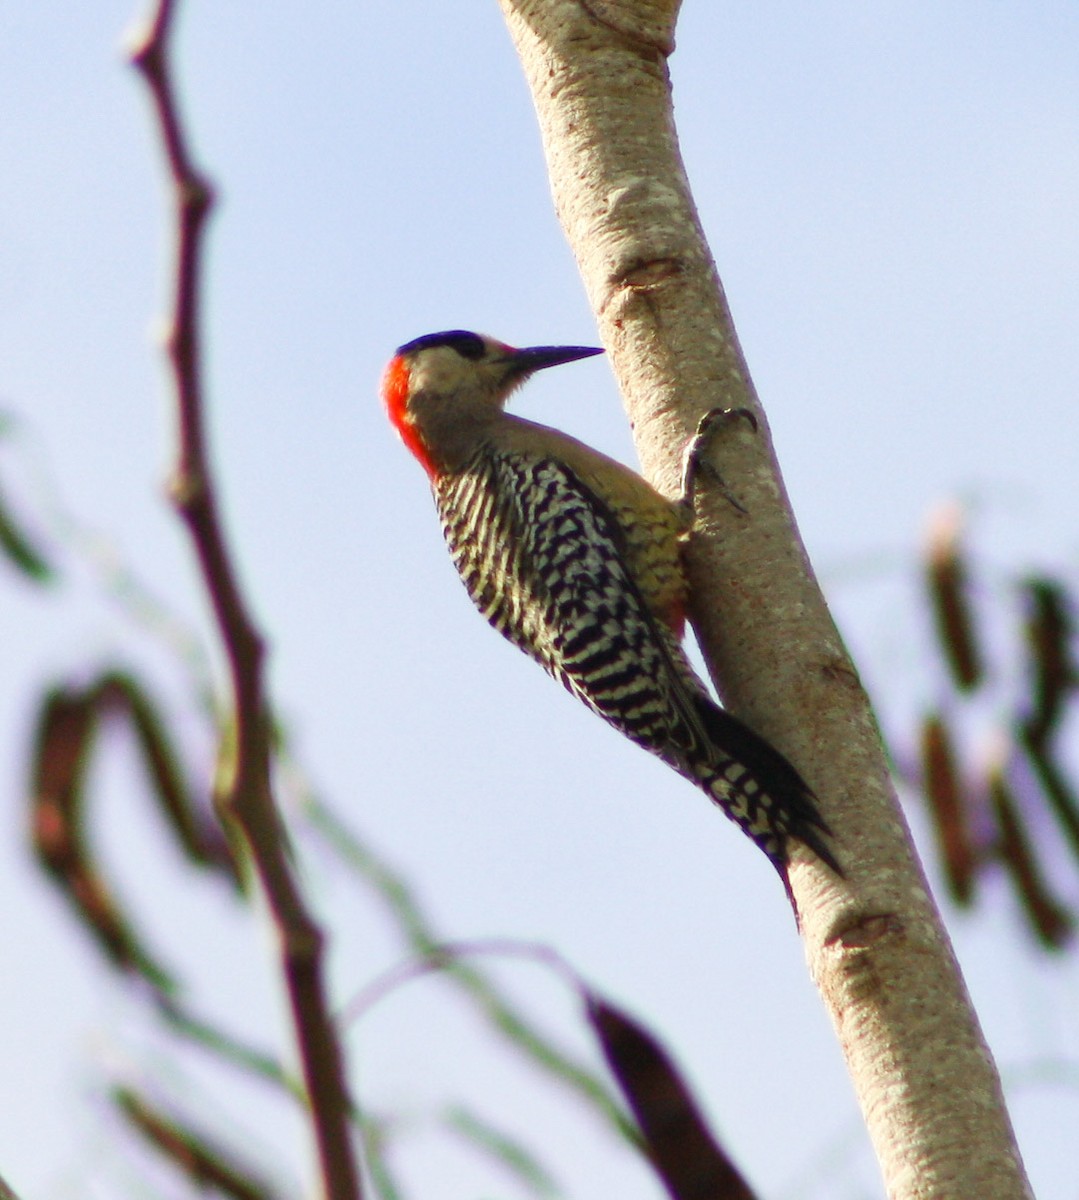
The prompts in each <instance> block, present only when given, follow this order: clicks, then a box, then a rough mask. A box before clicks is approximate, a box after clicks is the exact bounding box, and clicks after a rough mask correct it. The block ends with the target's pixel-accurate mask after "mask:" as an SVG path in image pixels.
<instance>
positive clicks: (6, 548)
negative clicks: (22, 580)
mask: <svg viewBox="0 0 1079 1200" xmlns="http://www.w3.org/2000/svg"><path fill="white" fill-rule="evenodd" d="M0 555H2V556H3V557H4V558H6V559H7V560H8V562H9V563H11V565H12V566H13V567H14V568H15V569H16V570H17V571H18V572H19V573H20V574H22V575H23V576H25V577H26V578H27V579H29V580H31V582H33V583H41V584H43V583H52V582H53V580H54V579H55V578H56V572H55V571H54V570H53V568H52V567H51V566H50V565H49V563H48V561H47V560H46V558H45V555H44V554H43V553H42V552H41V551H40V550H39V549H38V548H37V547H36V546H35V545H34V543H33V541H32V540H31V538H30V535H29V534H28V533H27V532H26V530H25V529H24V528H23V527H22V526H21V525H20V523H19V522H18V521H17V520H16V519H15V516H14V515H13V513H12V511H11V508H10V506H9V505H8V502H7V498H6V497H5V495H4V492H3V490H2V489H0Z"/></svg>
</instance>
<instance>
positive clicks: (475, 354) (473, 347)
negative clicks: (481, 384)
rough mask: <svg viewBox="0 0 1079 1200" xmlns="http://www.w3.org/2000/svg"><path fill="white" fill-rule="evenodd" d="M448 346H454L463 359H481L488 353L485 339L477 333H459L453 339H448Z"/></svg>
mask: <svg viewBox="0 0 1079 1200" xmlns="http://www.w3.org/2000/svg"><path fill="white" fill-rule="evenodd" d="M446 344H447V345H449V346H452V347H453V348H454V350H456V351H457V353H458V354H459V355H460V356H461V357H462V358H471V359H473V360H478V359H481V358H482V357H483V356H484V354H486V353H487V347H486V346H485V345H484V344H483V338H481V337H480V336H479V335H478V334H475V333H459V334H456V335H454V337H453V338H452V339H450V338H447V340H446Z"/></svg>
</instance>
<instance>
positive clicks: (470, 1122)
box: [445, 1106, 562, 1196]
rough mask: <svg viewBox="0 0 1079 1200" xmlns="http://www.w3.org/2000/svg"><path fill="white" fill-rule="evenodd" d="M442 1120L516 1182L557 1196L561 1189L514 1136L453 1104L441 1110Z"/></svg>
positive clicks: (542, 1194) (535, 1193) (531, 1189)
mask: <svg viewBox="0 0 1079 1200" xmlns="http://www.w3.org/2000/svg"><path fill="white" fill-rule="evenodd" d="M445 1118H446V1123H447V1124H448V1125H449V1127H450V1128H451V1129H453V1130H454V1132H456V1133H458V1134H459V1135H460V1136H461V1137H463V1138H465V1139H466V1140H467V1141H468V1142H470V1143H471V1144H472V1145H473V1146H475V1147H477V1148H478V1149H480V1150H482V1151H483V1152H484V1153H485V1154H487V1155H489V1156H490V1157H491V1158H493V1159H494V1160H495V1161H496V1162H497V1163H498V1164H499V1166H501V1167H503V1168H504V1169H505V1170H507V1171H509V1172H510V1173H511V1174H512V1175H513V1176H515V1177H516V1179H517V1180H518V1182H519V1183H521V1184H522V1185H523V1186H524V1187H526V1188H527V1189H528V1190H529V1191H530V1192H531V1193H532V1194H533V1195H535V1196H561V1195H562V1192H561V1190H560V1189H559V1187H558V1185H557V1184H556V1183H555V1181H554V1179H553V1177H552V1176H551V1174H550V1172H548V1171H547V1170H545V1169H544V1167H543V1166H541V1164H540V1162H539V1160H538V1159H537V1158H536V1157H535V1155H533V1154H532V1153H531V1152H530V1151H529V1150H528V1149H527V1148H526V1147H525V1146H523V1145H522V1144H521V1142H519V1141H518V1140H517V1139H516V1138H512V1137H510V1136H509V1135H508V1134H506V1133H503V1132H502V1131H501V1130H498V1129H495V1127H494V1126H493V1125H491V1124H489V1123H488V1122H487V1121H484V1120H482V1119H481V1118H480V1117H477V1116H476V1115H475V1114H474V1113H471V1112H469V1111H467V1110H466V1109H464V1108H462V1107H460V1106H456V1107H454V1108H451V1109H449V1110H448V1111H447V1113H446V1114H445Z"/></svg>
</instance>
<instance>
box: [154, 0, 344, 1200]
mask: <svg viewBox="0 0 1079 1200" xmlns="http://www.w3.org/2000/svg"><path fill="white" fill-rule="evenodd" d="M176 9H177V5H176V3H174V2H173V0H158V2H157V3H156V4H155V6H154V8H153V10H152V14H151V16H150V18H149V20H148V21H147V23H146V26H145V28H144V29H143V30H141V31H140V32H139V33H138V35H137V36H136V37H135V39H134V41H133V45H132V48H131V62H132V64H133V65H134V66H135V67H136V68H137V69H138V70H139V72H140V73H141V74H142V76H143V78H144V80H145V82H146V85H147V87H148V89H149V92H150V96H151V98H152V101H153V106H154V110H155V115H156V118H157V124H158V130H159V134H160V137H161V141H162V144H163V147H164V151H165V157H166V161H167V164H168V170H169V176H170V180H171V185H172V195H173V205H174V214H175V217H174V219H175V236H176V240H175V261H174V268H173V292H172V302H171V312H170V316H169V320H168V327H167V331H166V339H165V342H166V348H167V353H168V357H169V361H170V365H171V371H172V382H173V388H174V392H175V400H176V412H177V417H178V446H177V459H176V466H175V470H174V474H173V477H172V481H171V485H170V492H171V496H172V500H173V503H174V505H175V507H176V510H177V512H178V513H179V515H180V517H181V518H182V520H183V521H184V523H185V525H186V526H187V528H188V532H189V534H190V536H191V540H192V544H193V546H194V550H195V554H196V556H197V558H198V562H199V567H200V570H201V574H202V578H203V581H204V583H205V586H206V590H207V592H208V595H209V598H210V602H211V605H212V607H213V612H214V617H215V620H216V624H217V629H218V633H219V636H220V638H221V644H222V647H223V649H224V653H225V656H226V659H227V661H228V669H229V684H230V689H231V722H232V736H233V738H234V742H235V747H234V753H233V754H232V755H231V762H230V764H229V770H228V771H227V772H226V775H227V778H225V779H224V780H223V781H222V783H221V791H220V794H219V802H220V804H221V805H222V808H223V809H224V810H225V813H226V814H227V816H228V817H231V818H232V819H234V820H235V821H236V823H237V824H238V825H239V827H240V828H241V830H242V832H243V835H244V838H245V840H246V842H247V844H248V846H249V847H250V851H251V855H252V858H253V860H254V863H255V868H256V870H257V872H258V876H259V878H260V880H261V882H262V885H263V887H264V889H265V892H266V897H267V901H268V903H269V908H270V911H271V913H272V915H273V919H274V922H275V924H276V928H277V931H278V936H279V942H280V947H281V955H282V971H283V974H284V978H285V983H286V987H287V990H288V996H289V1003H290V1008H291V1013H292V1019H293V1025H294V1029H295V1033H296V1039H297V1043H298V1047H299V1053H300V1061H301V1065H302V1070H303V1076H304V1084H305V1087H306V1091H307V1096H308V1100H309V1103H310V1106H311V1114H312V1123H313V1126H314V1133H315V1139H316V1142H317V1148H318V1159H319V1168H320V1176H321V1185H322V1191H323V1194H324V1195H325V1197H327V1200H354V1198H355V1197H358V1196H360V1194H361V1193H360V1177H359V1172H358V1170H357V1166H356V1161H355V1155H354V1152H353V1145H352V1140H351V1134H350V1119H349V1117H350V1109H351V1105H350V1100H349V1095H348V1089H347V1085H346V1081H345V1074H344V1064H343V1060H342V1053H341V1049H340V1045H339V1043H338V1040H337V1036H336V1032H335V1029H334V1026H333V1022H332V1021H331V1018H330V1012H329V1007H328V1003H327V998H326V989H325V984H324V979H323V967H322V962H323V942H324V938H323V934H322V931H321V929H320V928H319V927H318V925H316V923H315V922H314V920H313V918H312V917H311V915H310V914H309V912H308V910H307V907H306V905H305V903H304V901H303V897H302V896H301V894H300V891H299V887H298V885H297V882H296V879H295V877H294V875H293V871H292V867H291V863H290V858H289V852H288V845H287V841H286V838H285V834H284V830H283V827H282V825H281V822H280V820H279V817H278V813H277V808H276V805H275V802H274V797H273V790H272V784H271V738H270V722H269V720H268V716H267V703H266V697H265V691H264V663H265V644H264V642H263V639H262V636H261V634H260V633H259V631H258V629H257V628H256V627H255V625H254V622H253V620H252V619H251V616H250V613H249V610H248V606H247V604H246V602H245V599H244V596H243V594H242V591H241V588H240V585H239V581H238V579H237V577H236V571H235V568H234V565H233V560H232V556H231V554H230V553H229V549H228V545H227V542H226V539H225V534H224V530H223V526H222V522H221V519H220V515H219V511H218V506H217V499H216V494H215V488H214V482H213V478H212V473H211V468H210V463H209V456H208V453H207V449H206V439H205V432H204V428H203V399H202V370H201V360H200V349H201V347H200V327H199V299H200V294H201V289H200V283H201V272H202V262H203V260H202V246H203V241H202V233H203V231H204V228H205V222H206V218H207V216H208V214H209V212H210V208H211V205H212V203H213V190H212V188H211V187H210V185H209V184H208V182H207V181H206V180H205V179H204V178H203V176H202V175H201V174H200V172H199V171H198V170H197V169H196V167H195V165H194V162H193V159H192V155H191V151H190V147H189V144H188V139H187V135H186V132H185V129H184V126H183V122H182V119H181V115H180V109H179V104H178V101H177V96H176V91H175V88H174V86H173V83H172V78H171V60H170V56H169V46H170V34H171V32H172V30H173V21H174V18H175V14H176Z"/></svg>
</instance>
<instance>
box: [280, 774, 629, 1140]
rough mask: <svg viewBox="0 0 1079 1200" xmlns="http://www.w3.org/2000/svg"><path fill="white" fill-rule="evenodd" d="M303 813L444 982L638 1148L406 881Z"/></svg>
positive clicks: (591, 1079)
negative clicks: (452, 942) (450, 942)
mask: <svg viewBox="0 0 1079 1200" xmlns="http://www.w3.org/2000/svg"><path fill="white" fill-rule="evenodd" d="M304 812H305V813H306V814H307V817H308V819H309V821H310V822H311V825H312V827H313V828H314V829H315V830H316V831H317V832H318V833H319V834H320V835H321V836H322V837H323V838H324V839H325V841H326V842H327V843H328V844H329V845H330V846H331V847H333V849H334V850H335V851H336V853H337V854H338V855H339V856H340V857H341V858H342V859H343V860H344V861H345V862H347V863H348V864H349V865H350V866H351V867H352V868H353V869H354V870H355V871H357V872H358V873H359V874H361V875H362V876H363V877H364V878H365V879H366V880H367V881H368V883H370V884H371V886H372V887H374V888H375V890H376V891H377V892H378V893H379V895H381V896H382V898H383V900H384V901H385V902H386V905H387V907H388V908H389V910H390V913H391V915H392V916H393V918H394V920H395V921H396V922H397V925H398V928H399V930H400V932H401V936H402V938H403V939H404V940H405V941H406V942H407V944H408V945H409V947H410V948H411V949H412V950H413V951H414V952H415V953H416V954H417V955H421V956H423V957H424V958H426V959H429V960H430V961H431V962H432V963H433V964H434V965H437V966H438V968H439V969H441V970H444V971H445V974H446V978H447V979H449V980H450V981H452V982H453V983H455V984H456V985H457V986H458V987H459V988H461V989H462V991H464V992H465V993H466V994H467V995H468V997H469V999H470V1000H471V1001H472V1002H473V1003H474V1004H475V1005H476V1006H477V1008H479V1010H480V1011H481V1012H482V1014H483V1016H484V1018H485V1019H486V1020H487V1021H488V1022H489V1023H490V1024H491V1025H492V1026H493V1027H494V1028H495V1029H496V1030H497V1031H498V1032H499V1033H500V1034H501V1035H502V1036H503V1037H504V1038H506V1039H507V1041H509V1042H510V1043H512V1044H513V1045H514V1046H515V1047H516V1048H517V1049H518V1050H519V1051H520V1052H521V1053H522V1054H523V1055H524V1056H525V1057H526V1058H528V1059H529V1060H530V1061H531V1062H532V1063H533V1064H534V1065H535V1066H538V1067H541V1068H542V1069H543V1070H544V1071H546V1072H547V1073H548V1074H549V1075H551V1076H552V1077H553V1078H554V1079H557V1080H558V1081H559V1082H560V1083H561V1084H563V1085H564V1086H566V1087H568V1088H570V1089H571V1090H573V1091H574V1092H576V1093H577V1095H578V1096H579V1097H581V1098H582V1099H583V1100H584V1101H585V1102H586V1103H587V1104H588V1105H589V1107H590V1108H592V1109H593V1110H594V1111H595V1112H596V1113H597V1114H598V1115H599V1116H600V1117H601V1118H602V1119H603V1120H604V1122H605V1123H606V1124H607V1125H609V1126H610V1127H611V1128H612V1129H613V1130H614V1131H615V1132H616V1133H617V1134H618V1135H619V1136H620V1137H621V1138H623V1139H624V1140H625V1141H627V1142H629V1144H630V1145H631V1146H633V1147H634V1149H636V1150H640V1149H641V1139H640V1134H639V1132H638V1131H637V1129H636V1127H635V1125H634V1124H633V1122H632V1121H631V1120H629V1119H628V1118H627V1116H626V1114H625V1112H624V1111H623V1110H622V1108H621V1106H620V1105H619V1104H618V1102H617V1101H616V1100H615V1099H614V1097H613V1096H612V1095H611V1093H610V1091H609V1090H608V1088H607V1087H606V1086H605V1085H604V1083H603V1082H602V1081H601V1080H600V1079H599V1078H597V1076H596V1075H595V1074H594V1073H593V1072H592V1071H590V1070H588V1068H587V1067H584V1066H582V1065H581V1064H580V1063H578V1062H575V1061H574V1060H573V1058H571V1057H570V1055H568V1054H567V1053H565V1052H564V1051H563V1050H561V1049H559V1048H558V1047H557V1046H555V1045H554V1043H553V1042H552V1041H551V1040H550V1038H548V1037H547V1036H546V1035H545V1034H543V1033H542V1032H540V1031H539V1030H538V1029H536V1027H535V1026H534V1025H532V1024H531V1023H530V1022H529V1021H528V1019H527V1018H526V1017H525V1016H523V1015H522V1014H521V1012H520V1011H519V1010H518V1009H517V1007H516V1006H515V1005H514V1004H513V1003H512V1002H511V1001H510V1000H508V999H507V998H506V997H505V996H504V995H502V993H501V992H500V991H499V990H498V989H497V988H496V987H495V985H494V984H493V983H492V982H491V981H490V980H489V979H488V978H487V976H486V975H484V974H483V972H482V971H480V970H478V969H477V968H476V967H474V966H473V965H472V964H471V963H468V962H465V961H464V960H463V959H462V958H461V957H460V956H459V955H457V954H453V953H450V952H448V948H447V946H446V943H445V942H444V941H443V940H442V939H441V938H440V937H439V935H438V934H437V933H436V932H435V930H434V928H433V926H432V925H431V924H430V922H429V921H428V919H427V917H426V915H425V914H424V913H423V911H422V910H421V908H420V905H419V903H418V901H417V900H416V898H415V896H413V895H412V892H411V890H410V889H409V887H408V885H407V884H406V883H405V881H404V879H403V878H402V877H401V876H400V875H398V874H397V873H396V872H395V871H394V870H393V869H392V868H391V867H390V866H389V865H388V864H387V863H385V862H384V861H382V860H381V859H380V858H378V857H377V856H376V855H375V853H374V851H372V850H371V848H370V847H369V846H367V845H365V844H364V843H363V842H362V841H361V840H360V838H359V837H358V836H357V835H356V834H355V833H354V832H353V831H352V830H350V829H348V828H347V827H346V826H345V825H344V824H343V823H342V822H341V821H340V820H338V818H337V817H336V816H335V815H334V814H333V813H332V812H331V811H330V810H329V809H328V808H327V807H326V806H325V805H323V804H322V803H321V802H319V801H318V800H317V799H316V798H315V797H314V796H312V795H310V794H309V793H308V794H307V795H306V797H305V801H304Z"/></svg>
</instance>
